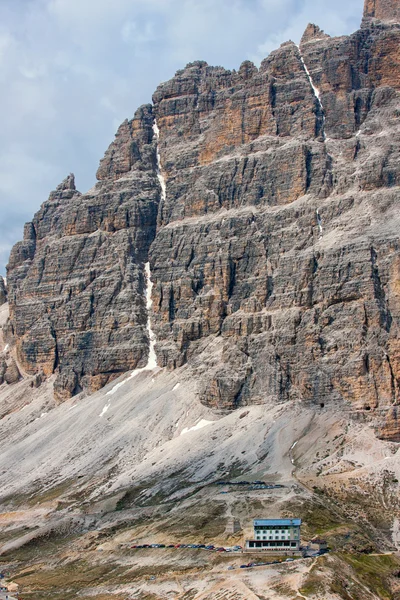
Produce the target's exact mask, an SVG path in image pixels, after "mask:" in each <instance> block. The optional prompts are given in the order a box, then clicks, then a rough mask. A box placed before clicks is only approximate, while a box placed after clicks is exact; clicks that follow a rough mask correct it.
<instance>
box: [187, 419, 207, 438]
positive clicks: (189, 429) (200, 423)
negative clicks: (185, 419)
mask: <svg viewBox="0 0 400 600" xmlns="http://www.w3.org/2000/svg"><path fill="white" fill-rule="evenodd" d="M213 423H215V421H206V420H205V419H202V420H201V421H199V423H197V425H195V426H194V427H189V428H185V429H182V431H181V435H185V433H189V432H190V431H198V430H199V429H203V427H207V425H212V424H213Z"/></svg>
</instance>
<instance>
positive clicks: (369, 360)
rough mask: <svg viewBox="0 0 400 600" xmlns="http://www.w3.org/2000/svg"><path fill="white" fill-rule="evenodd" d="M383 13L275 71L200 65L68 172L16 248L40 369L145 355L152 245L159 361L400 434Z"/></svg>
mask: <svg viewBox="0 0 400 600" xmlns="http://www.w3.org/2000/svg"><path fill="white" fill-rule="evenodd" d="M375 4H376V6H375V7H374V10H375V11H378V9H379V11H380V10H381V9H382V10H383V8H382V7H384V6H386V8H387V7H388V6H389V5H390V3H387V4H385V5H384V3H383V0H382V3H380V4H379V3H378V2H376V3H375ZM378 5H379V6H378ZM396 6H397V4H396ZM379 7H381V8H379ZM389 8H390V6H389ZM368 10H370V9H369V8H368V3H367V4H366V11H368ZM371 10H372V9H371ZM385 10H386V9H385ZM366 16H375V17H376V18H379V19H381V20H380V21H377V20H371V19H364V21H363V27H362V29H361V30H360V31H357V32H356V33H355V34H353V35H352V36H349V37H341V38H331V37H329V36H328V35H327V34H325V33H324V32H322V31H321V30H320V29H319V28H318V27H316V26H315V25H309V26H308V27H307V29H306V32H305V34H304V36H303V39H302V42H301V45H300V49H299V48H298V47H297V46H296V45H295V44H293V43H292V42H288V43H286V44H283V45H282V46H281V48H280V49H279V50H277V51H276V52H273V53H272V54H271V55H270V56H269V57H268V58H267V59H265V60H264V61H263V63H262V64H261V67H260V68H259V69H257V68H256V67H255V66H254V65H253V64H252V63H250V62H245V63H243V64H242V66H241V67H240V69H239V71H237V72H236V71H233V72H231V71H226V70H225V69H223V68H221V67H210V66H208V65H207V64H206V63H204V62H195V63H191V64H189V65H187V67H186V68H185V69H183V70H181V71H179V72H178V73H177V74H176V76H175V77H174V78H173V79H172V80H171V81H169V82H167V83H165V84H162V85H161V86H159V88H158V89H157V91H156V92H155V94H154V98H153V106H146V107H143V108H142V109H140V110H139V111H138V113H137V115H136V116H135V119H134V120H133V121H131V122H125V123H124V124H123V125H122V126H121V128H120V130H119V131H118V134H117V137H116V139H115V141H114V143H113V144H112V145H111V147H110V148H109V150H108V151H107V153H106V155H105V158H104V159H103V161H102V162H101V165H100V168H99V171H98V178H99V180H100V181H99V183H98V184H97V186H96V187H95V188H94V190H92V191H91V192H89V193H88V194H85V195H84V196H82V195H80V194H79V193H78V192H77V191H76V190H75V184H74V181H73V178H69V179H67V180H66V181H65V182H63V184H62V185H61V186H60V187H59V188H58V189H57V190H56V192H54V193H53V194H52V195H51V196H50V199H49V201H48V202H46V203H45V204H44V205H43V206H42V208H41V210H40V211H39V213H38V214H37V215H36V216H35V218H34V220H33V222H32V223H31V224H28V225H27V227H26V230H25V240H24V242H22V243H20V244H17V245H16V247H15V248H14V250H13V252H12V255H11V258H10V265H9V269H8V278H9V302H10V325H9V336H10V337H11V336H14V338H15V341H16V344H17V350H18V357H19V359H20V361H21V363H22V365H23V367H24V369H26V370H27V371H28V372H32V373H35V372H37V371H38V370H42V371H43V372H44V374H45V375H46V374H49V373H52V372H53V371H57V372H58V378H57V383H56V392H57V394H58V396H59V397H66V396H68V395H71V394H74V393H76V391H78V390H79V389H81V388H82V387H84V388H88V389H89V390H93V389H96V388H98V387H100V386H102V385H104V383H106V382H107V381H109V380H110V378H112V377H115V375H116V374H118V373H120V372H123V371H126V370H129V369H131V368H134V367H136V366H137V365H138V366H143V364H144V363H145V361H146V358H147V352H148V334H147V330H146V306H145V299H144V277H143V266H144V263H145V262H146V261H147V259H148V257H150V261H151V271H152V279H153V282H154V288H153V314H152V315H151V320H152V323H153V328H154V330H155V333H156V335H157V340H158V343H157V348H156V349H157V355H158V362H159V365H160V366H162V367H167V368H169V369H174V368H176V367H178V366H181V365H182V364H185V363H187V362H188V363H189V364H190V366H191V368H192V369H193V370H194V372H195V373H197V375H198V381H199V389H198V392H199V395H200V398H201V400H202V401H203V402H204V403H206V404H208V405H210V406H215V407H218V408H228V409H232V408H235V407H237V406H240V405H244V404H249V403H265V402H267V401H268V402H269V401H274V402H284V401H286V400H291V399H294V400H298V401H301V402H305V403H313V404H320V405H325V404H326V403H332V402H337V403H343V402H345V403H346V404H347V405H348V406H350V407H352V408H353V410H359V411H363V412H364V413H365V414H366V415H373V416H374V417H375V422H376V425H377V430H378V433H379V435H380V436H381V437H384V438H387V439H391V440H395V441H400V427H399V422H398V408H397V407H398V405H399V403H400V397H399V392H400V343H399V341H398V340H399V316H400V315H399V313H400V239H399V231H400V229H399V226H400V216H399V182H400V157H399V147H400V146H399V144H400V127H399V114H400V100H399V98H400V96H399V94H400V53H399V41H400V25H399V24H398V23H396V22H395V21H396V19H397V17H398V15H397V12H396V9H395V8H394V10H393V11H392V12H390V14H388V13H387V12H386V13H385V15H383V14H381V13H380V12H375V13H374V15H366ZM391 21H394V22H391ZM155 123H156V124H157V126H158V129H159V132H160V137H159V140H158V139H156V137H155V135H154V132H153V131H154V130H153V128H154V125H155ZM155 130H157V128H155ZM157 145H158V148H157ZM156 150H158V151H159V154H160V157H161V169H162V177H163V178H164V180H165V183H166V195H165V196H164V194H162V192H161V188H160V183H159V172H158V165H157V151H156Z"/></svg>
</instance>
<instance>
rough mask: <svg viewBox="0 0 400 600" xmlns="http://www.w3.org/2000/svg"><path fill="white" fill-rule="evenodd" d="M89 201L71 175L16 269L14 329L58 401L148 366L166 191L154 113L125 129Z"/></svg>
mask: <svg viewBox="0 0 400 600" xmlns="http://www.w3.org/2000/svg"><path fill="white" fill-rule="evenodd" d="M97 177H98V179H99V183H98V184H97V185H96V186H95V188H93V189H92V190H91V191H90V192H88V193H87V194H85V195H84V196H82V195H81V194H80V193H79V192H78V191H77V190H76V188H75V182H74V177H73V175H70V176H69V177H68V178H67V179H66V180H65V181H64V182H63V183H61V185H60V186H59V187H58V188H57V190H56V191H55V192H52V194H51V195H50V197H49V200H48V201H47V202H45V203H44V204H43V206H42V207H41V209H40V211H39V212H38V213H37V214H36V215H35V217H34V219H33V221H32V222H31V223H28V224H27V225H26V226H25V232H24V241H23V242H20V243H18V244H17V245H16V246H15V247H14V248H13V250H12V252H11V256H10V262H9V265H8V274H9V278H10V279H9V289H10V294H9V301H10V326H9V332H8V335H9V337H11V338H12V339H15V342H16V345H17V352H18V357H19V360H20V362H21V365H22V366H23V368H24V370H26V371H27V372H28V373H36V372H37V371H38V370H40V371H42V372H43V374H44V375H50V374H51V373H53V372H55V371H56V372H57V373H58V376H57V381H56V384H55V391H56V395H57V396H58V397H59V398H65V397H69V396H71V395H73V394H75V393H77V392H78V391H79V390H81V389H82V388H86V389H88V390H90V391H94V390H96V389H98V388H99V387H102V386H103V385H104V384H105V383H107V382H108V381H109V380H110V379H112V378H115V377H116V376H118V375H119V374H120V373H121V372H124V371H126V370H129V369H133V368H135V367H136V366H137V365H139V366H142V365H144V364H145V363H146V360H147V348H148V336H147V331H146V321H147V313H146V305H145V300H144V285H145V281H144V272H143V269H144V262H145V260H146V259H147V255H148V249H149V246H150V244H151V242H152V241H153V238H154V235H155V230H156V220H157V210H158V202H159V196H160V188H159V183H158V179H157V175H156V144H155V142H154V133H153V116H152V107H151V106H148V107H143V108H141V109H140V110H139V111H138V112H137V114H136V115H135V118H134V119H133V120H132V121H130V122H128V121H126V122H125V123H123V124H122V125H121V127H120V129H119V131H118V133H117V135H116V138H115V141H114V142H113V144H112V145H111V146H110V148H109V149H108V151H107V153H106V155H105V157H104V159H103V160H102V162H101V164H100V168H99V170H98V173H97Z"/></svg>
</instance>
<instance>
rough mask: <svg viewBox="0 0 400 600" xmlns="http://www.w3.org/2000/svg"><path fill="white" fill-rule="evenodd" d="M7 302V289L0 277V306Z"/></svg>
mask: <svg viewBox="0 0 400 600" xmlns="http://www.w3.org/2000/svg"><path fill="white" fill-rule="evenodd" d="M6 302H7V288H6V284H5V281H4V279H3V277H0V306H2V304H5V303H6Z"/></svg>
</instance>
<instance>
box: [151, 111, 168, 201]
mask: <svg viewBox="0 0 400 600" xmlns="http://www.w3.org/2000/svg"><path fill="white" fill-rule="evenodd" d="M153 131H154V135H155V136H156V139H157V177H158V181H159V182H160V186H161V201H162V202H164V201H165V200H166V198H167V184H166V181H165V177H164V175H163V174H162V170H161V155H160V149H159V144H158V141H159V139H160V130H159V128H158V125H157V121H156V120H154V125H153Z"/></svg>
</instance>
